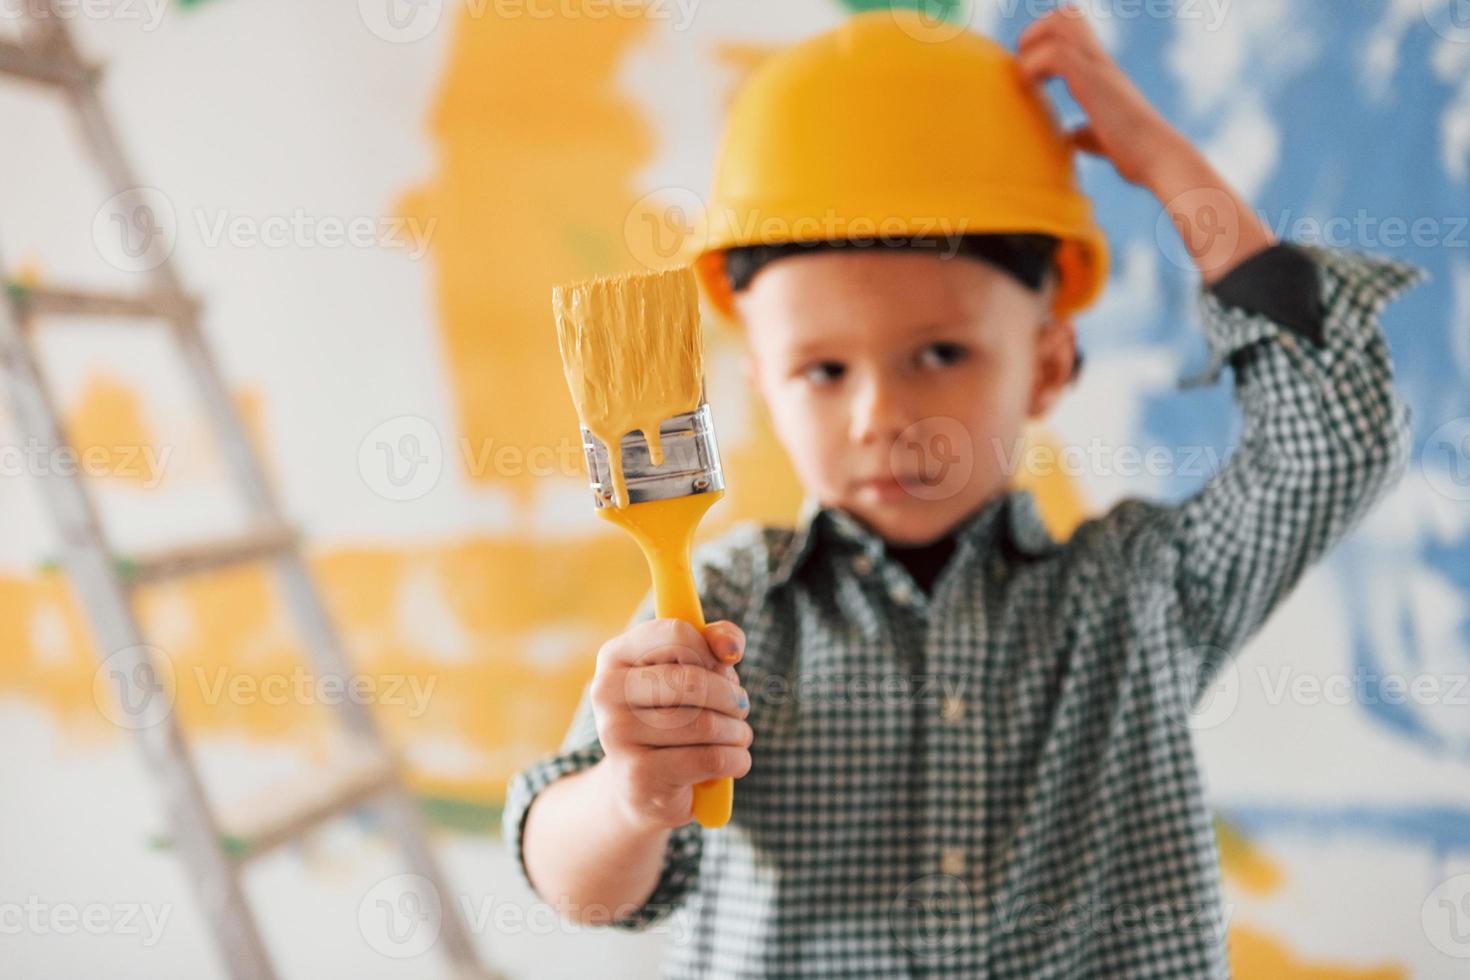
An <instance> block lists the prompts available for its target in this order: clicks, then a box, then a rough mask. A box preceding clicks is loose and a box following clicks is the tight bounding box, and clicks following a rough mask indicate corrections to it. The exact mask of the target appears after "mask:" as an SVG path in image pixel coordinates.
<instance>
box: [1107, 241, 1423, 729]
mask: <svg viewBox="0 0 1470 980" xmlns="http://www.w3.org/2000/svg"><path fill="white" fill-rule="evenodd" d="M1304 258H1305V259H1309V260H1310V262H1309V263H1308V264H1307V265H1306V266H1305V268H1306V269H1307V270H1308V273H1309V278H1308V280H1307V281H1308V282H1309V283H1313V284H1315V296H1308V297H1306V298H1305V300H1304V298H1303V297H1302V296H1300V295H1298V296H1294V297H1292V296H1279V297H1277V298H1276V299H1275V300H1274V301H1270V302H1266V301H1262V302H1260V303H1251V305H1250V306H1247V305H1245V304H1246V303H1248V302H1250V301H1249V300H1247V299H1245V298H1244V297H1246V296H1249V295H1250V294H1251V291H1252V287H1251V285H1250V284H1249V283H1247V282H1246V281H1245V278H1246V277H1244V276H1235V277H1234V280H1233V282H1229V283H1227V286H1228V287H1229V288H1227V289H1226V290H1224V291H1223V292H1224V294H1225V295H1224V297H1222V292H1221V291H1219V290H1213V289H1205V290H1202V291H1201V294H1200V299H1199V309H1200V313H1201V319H1202V324H1203V327H1204V332H1205V337H1206V341H1207V343H1208V345H1209V348H1210V355H1211V357H1210V364H1209V366H1208V367H1207V368H1206V369H1205V371H1204V372H1202V373H1201V374H1199V375H1196V376H1195V377H1192V378H1190V377H1187V378H1185V379H1183V380H1182V381H1181V382H1180V387H1192V386H1194V385H1198V384H1204V383H1209V382H1211V381H1213V380H1214V379H1215V378H1216V377H1217V376H1218V374H1219V372H1220V369H1221V367H1222V366H1223V365H1225V364H1227V363H1228V364H1229V365H1230V366H1231V367H1232V369H1233V373H1234V379H1235V383H1234V395H1235V401H1236V403H1237V405H1238V406H1239V409H1240V412H1241V416H1242V423H1243V425H1242V435H1241V438H1240V441H1239V444H1238V445H1237V447H1236V448H1235V449H1234V451H1233V452H1232V453H1231V455H1230V456H1229V458H1228V459H1227V460H1226V461H1225V463H1224V465H1223V466H1221V467H1220V469H1219V470H1218V471H1217V472H1215V473H1214V474H1213V475H1212V476H1211V477H1210V478H1209V479H1208V480H1207V481H1206V482H1205V484H1204V485H1203V487H1201V488H1200V489H1199V490H1198V491H1196V492H1194V493H1193V494H1191V495H1190V496H1188V497H1186V498H1185V499H1184V500H1182V501H1180V502H1179V503H1177V504H1161V503H1155V502H1151V501H1144V500H1139V499H1136V498H1130V499H1128V500H1125V501H1123V502H1121V503H1119V504H1118V505H1116V506H1115V507H1114V508H1113V510H1112V511H1110V512H1109V514H1108V515H1106V517H1105V518H1103V519H1102V521H1103V523H1104V524H1105V525H1107V526H1110V527H1111V528H1112V529H1113V530H1115V531H1117V532H1118V534H1117V536H1116V537H1115V541H1122V542H1123V545H1122V547H1123V548H1125V549H1126V552H1127V553H1126V554H1125V555H1122V556H1121V557H1123V558H1124V559H1125V560H1126V562H1127V567H1128V568H1129V569H1130V570H1131V571H1130V573H1129V574H1128V575H1126V576H1121V577H1120V580H1123V581H1125V582H1127V583H1128V584H1130V585H1131V586H1135V587H1136V586H1139V585H1140V584H1147V585H1151V586H1152V587H1151V588H1135V592H1136V593H1138V594H1145V595H1148V596H1149V597H1150V602H1151V605H1150V606H1149V608H1148V610H1147V615H1148V616H1150V617H1154V616H1157V615H1158V614H1159V613H1160V610H1161V609H1162V614H1163V615H1164V617H1165V618H1166V619H1168V620H1170V621H1171V623H1170V625H1171V627H1172V628H1173V629H1176V630H1177V631H1178V635H1180V636H1181V637H1182V638H1183V639H1184V641H1185V642H1184V644H1183V649H1181V650H1180V651H1179V654H1178V659H1177V661H1176V666H1177V667H1178V668H1179V670H1180V672H1181V673H1180V677H1181V682H1182V683H1185V684H1186V685H1188V686H1189V687H1190V689H1191V690H1190V692H1189V696H1190V698H1191V701H1198V699H1199V698H1200V697H1201V696H1202V694H1203V693H1204V691H1205V689H1206V688H1207V687H1208V685H1209V683H1210V681H1211V680H1212V678H1213V677H1214V676H1215V675H1216V674H1217V673H1218V671H1219V669H1220V668H1221V667H1222V666H1223V665H1224V663H1225V662H1226V661H1227V660H1228V659H1229V658H1230V657H1231V656H1232V655H1233V654H1235V653H1236V652H1237V651H1239V650H1240V649H1241V647H1242V646H1243V645H1244V644H1245V642H1246V641H1247V640H1248V639H1249V638H1250V637H1251V636H1252V635H1254V634H1255V632H1256V631H1257V630H1258V629H1259V628H1260V627H1261V625H1262V624H1263V623H1264V621H1265V620H1266V618H1267V617H1268V616H1269V615H1270V614H1271V612H1272V611H1273V610H1274V609H1275V608H1276V607H1277V605H1278V604H1279V603H1280V602H1281V600H1282V599H1283V598H1284V597H1285V596H1286V595H1287V594H1288V593H1289V592H1290V591H1291V590H1292V588H1293V587H1294V586H1295V584H1296V583H1297V581H1298V580H1299V579H1300V578H1301V576H1302V574H1303V572H1304V571H1305V569H1306V568H1307V567H1308V566H1309V565H1311V564H1312V563H1313V562H1314V561H1316V560H1317V559H1318V558H1319V557H1320V556H1321V555H1322V554H1323V553H1324V552H1325V551H1327V550H1328V549H1329V548H1331V547H1332V546H1333V545H1334V544H1335V543H1337V542H1338V541H1339V540H1341V539H1342V538H1343V537H1344V536H1345V535H1346V534H1347V532H1348V531H1349V530H1350V529H1351V528H1352V527H1353V526H1354V525H1355V524H1356V523H1357V521H1358V520H1359V519H1360V518H1361V517H1362V516H1363V515H1364V513H1365V512H1366V511H1367V510H1368V509H1369V508H1370V507H1371V506H1372V505H1373V504H1374V503H1375V502H1376V501H1377V500H1378V499H1379V498H1380V497H1381V496H1382V495H1383V493H1384V492H1385V491H1386V490H1387V488H1388V487H1390V486H1391V485H1393V484H1394V483H1395V482H1397V480H1398V479H1399V478H1400V477H1401V476H1402V475H1403V472H1404V469H1405V467H1406V464H1407V461H1408V457H1409V453H1410V448H1411V435H1410V426H1409V417H1410V416H1409V409H1408V407H1407V406H1406V405H1405V404H1404V403H1403V401H1402V400H1401V399H1400V398H1399V396H1398V393H1397V392H1396V391H1395V388H1394V383H1393V367H1392V362H1391V360H1390V357H1389V351H1388V345H1387V343H1386V341H1385V338H1384V335H1383V329H1382V325H1381V323H1380V314H1381V312H1382V310H1383V308H1384V307H1385V306H1386V305H1387V304H1388V303H1389V302H1390V301H1391V300H1393V299H1394V298H1395V297H1397V296H1398V295H1399V294H1400V293H1402V292H1403V291H1404V290H1406V289H1407V288H1409V287H1410V286H1412V285H1414V284H1415V283H1417V282H1419V281H1421V280H1422V279H1424V278H1425V277H1426V273H1425V271H1424V270H1423V269H1421V268H1419V267H1417V266H1414V265H1411V264H1409V263H1407V262H1402V261H1397V260H1393V259H1387V258H1381V257H1377V256H1373V255H1368V254H1363V253H1359V252H1354V251H1349V250H1347V249H1341V248H1329V247H1322V246H1315V245H1291V244H1283V245H1279V246H1277V247H1276V251H1275V252H1274V254H1272V255H1263V256H1261V257H1260V262H1258V264H1257V267H1256V270H1255V273H1254V274H1255V275H1259V274H1260V273H1262V272H1263V271H1265V269H1266V264H1267V263H1274V267H1273V269H1272V270H1271V272H1270V274H1269V275H1267V276H1266V278H1268V279H1273V280H1274V281H1276V282H1277V283H1288V282H1290V281H1292V279H1293V277H1296V280H1297V281H1298V282H1299V281H1300V276H1301V269H1302V268H1303V266H1302V265H1301V260H1302V259H1304ZM1231 275H1232V276H1234V273H1232V274H1231ZM1227 278H1229V277H1227ZM1257 285H1258V283H1257ZM1282 288H1286V287H1284V286H1283V287H1282ZM1256 292H1257V294H1259V290H1256ZM1230 297H1234V298H1233V299H1231V298H1230ZM1313 300H1315V302H1313ZM1267 308H1269V309H1270V312H1266V311H1265V310H1266V309H1267ZM1286 310H1290V311H1293V312H1292V313H1291V314H1290V316H1288V315H1287V314H1285V313H1283V312H1282V311H1286ZM1288 320H1290V322H1287V321H1288ZM1316 338H1320V340H1319V339H1316ZM1140 580H1142V583H1141V582H1140ZM1159 600H1161V601H1159Z"/></svg>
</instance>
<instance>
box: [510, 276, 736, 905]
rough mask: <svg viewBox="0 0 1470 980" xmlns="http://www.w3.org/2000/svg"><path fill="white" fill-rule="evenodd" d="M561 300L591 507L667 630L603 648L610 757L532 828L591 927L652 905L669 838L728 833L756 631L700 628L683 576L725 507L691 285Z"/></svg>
mask: <svg viewBox="0 0 1470 980" xmlns="http://www.w3.org/2000/svg"><path fill="white" fill-rule="evenodd" d="M552 305H553V308H554V310H555V314H556V324H557V342H558V346H559V347H560V349H561V356H562V364H563V367H564V369H565V373H566V378H567V384H568V386H569V388H570V389H571V394H572V400H573V402H574V403H575V404H576V407H577V413H578V416H579V417H580V419H581V423H582V436H583V446H584V449H585V451H586V456H587V465H588V473H589V475H590V477H591V481H592V489H593V500H594V505H595V506H596V508H597V513H598V516H600V517H602V518H604V519H605V520H607V521H609V522H611V523H613V524H617V525H618V526H620V527H622V528H623V529H624V530H626V531H627V532H628V533H629V534H630V535H632V537H633V538H634V540H635V541H637V543H638V545H639V547H640V548H642V549H643V553H644V556H645V558H646V559H647V561H648V567H649V571H650V573H651V575H652V578H653V594H654V599H655V613H656V617H657V618H655V619H651V620H646V621H643V622H639V623H637V624H636V625H634V626H632V627H630V628H629V629H627V630H626V631H625V632H623V633H622V634H621V635H619V636H615V637H613V638H612V639H611V640H609V641H608V642H607V643H605V644H603V646H602V648H601V649H600V650H599V651H598V654H597V666H596V672H595V674H594V676H593V680H592V684H591V687H590V689H589V692H588V693H589V696H590V701H591V706H592V711H593V715H594V718H595V720H596V725H597V734H598V741H599V742H600V743H601V745H602V749H603V752H604V758H603V759H602V760H601V761H600V762H598V763H597V764H596V765H594V766H592V767H590V768H588V769H586V770H584V771H582V772H580V773H576V774H573V775H569V776H566V777H564V778H562V779H559V780H557V781H556V782H555V783H554V784H552V785H550V786H548V787H547V788H546V789H545V791H544V792H543V793H542V794H541V795H540V796H539V797H538V798H537V801H536V803H535V805H534V806H533V807H532V808H531V810H530V811H528V813H527V817H526V825H525V831H524V837H523V842H522V846H523V849H524V851H525V855H526V863H527V867H528V868H530V867H534V868H535V869H536V871H535V873H536V879H537V880H536V883H535V884H536V887H537V890H538V891H540V892H541V893H542V894H543V895H546V896H556V897H557V898H558V899H559V900H562V901H565V902H568V903H570V905H571V906H572V908H571V909H569V910H568V912H567V914H568V915H569V917H570V918H573V919H576V920H578V921H583V922H588V923H597V922H599V921H606V920H607V919H608V918H609V917H610V916H615V915H616V914H617V912H618V907H619V906H623V907H626V906H633V905H639V904H642V902H644V901H645V900H646V899H647V898H648V896H649V894H650V893H651V892H652V891H653V889H654V887H655V885H656V883H657V880H658V876H659V870H660V866H661V863H662V858H663V852H664V848H665V847H666V845H667V842H668V837H669V833H670V831H672V830H673V829H674V828H676V827H679V826H682V825H684V824H686V823H688V822H689V821H690V820H691V819H697V820H698V821H699V822H700V824H701V825H702V826H705V827H720V826H723V825H724V824H725V823H726V822H728V820H729V819H730V809H731V806H732V800H733V780H734V779H735V778H738V777H740V776H744V775H745V774H746V773H747V772H748V771H749V770H750V765H751V759H750V751H749V746H750V743H751V739H752V731H751V727H750V725H749V724H748V723H747V722H746V720H745V719H746V716H747V714H748V713H749V710H750V701H749V697H748V695H747V694H746V692H745V691H744V690H743V689H742V688H741V686H740V682H739V677H738V676H737V675H736V673H735V668H734V664H735V663H736V662H738V661H739V660H740V658H741V656H742V655H743V653H744V649H745V634H744V632H743V631H742V630H741V629H740V628H739V627H738V626H736V625H735V624H734V623H731V622H727V621H722V622H717V623H711V624H708V625H706V623H705V621H704V614H703V610H702V608H701V603H700V598H699V593H698V590H697V588H696V582H695V579H694V575H693V572H692V569H691V567H690V551H691V547H692V542H693V535H694V530H695V527H696V526H697V525H698V523H699V521H700V519H701V518H702V517H703V516H704V513H705V512H706V511H707V510H708V509H709V507H710V506H711V505H712V504H713V503H714V502H715V501H717V500H719V499H720V497H721V496H723V494H724V476H723V473H722V472H721V469H720V461H719V454H718V450H717V449H716V446H715V440H714V430H713V425H712V422H711V419H710V412H709V406H708V404H706V403H705V400H704V378H703V354H702V338H701V336H700V333H699V304H698V292H697V289H696V286H695V281H694V276H693V274H692V273H691V272H690V271H689V270H688V269H677V270H673V271H669V272H662V273H654V274H651V275H631V276H621V277H616V278H611V279H598V280H594V281H591V282H587V283H579V284H575V285H571V286H563V287H558V288H557V289H555V290H554V291H553V295H552Z"/></svg>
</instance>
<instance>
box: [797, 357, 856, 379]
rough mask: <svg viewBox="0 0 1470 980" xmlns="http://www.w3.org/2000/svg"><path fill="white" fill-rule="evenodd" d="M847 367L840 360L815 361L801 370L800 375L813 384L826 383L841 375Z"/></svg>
mask: <svg viewBox="0 0 1470 980" xmlns="http://www.w3.org/2000/svg"><path fill="white" fill-rule="evenodd" d="M846 370H847V369H846V368H845V367H844V366H843V364H842V362H841V361H817V362H816V363H814V364H809V365H807V366H806V367H805V368H803V369H802V371H801V376H802V377H803V378H806V379H807V380H808V381H811V382H813V383H815V384H828V383H830V382H832V381H836V380H837V379H838V378H840V377H842V375H843V372H844V371H846Z"/></svg>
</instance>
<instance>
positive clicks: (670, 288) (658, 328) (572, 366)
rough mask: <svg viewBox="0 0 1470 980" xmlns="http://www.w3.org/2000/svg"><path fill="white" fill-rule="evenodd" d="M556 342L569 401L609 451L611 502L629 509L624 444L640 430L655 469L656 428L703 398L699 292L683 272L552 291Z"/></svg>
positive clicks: (659, 449)
mask: <svg viewBox="0 0 1470 980" xmlns="http://www.w3.org/2000/svg"><path fill="white" fill-rule="evenodd" d="M551 305H552V310H553V312H554V313H555V315H556V339H557V344H558V346H559V347H560V348H561V361H562V369H563V371H565V373H566V377H567V386H568V387H569V388H570V389H571V392H572V403H573V404H574V405H575V406H576V408H577V415H578V417H579V418H580V419H581V421H582V424H583V425H584V426H586V427H587V429H588V431H590V432H591V433H592V434H593V435H595V436H597V438H598V439H601V440H602V442H603V444H604V445H606V446H607V449H608V462H609V465H610V468H611V470H612V476H613V503H614V505H615V506H617V507H619V508H622V507H626V506H627V502H628V488H627V481H626V480H625V479H624V476H623V461H622V439H623V436H624V435H626V434H627V433H629V432H632V431H634V430H637V431H639V432H642V433H643V438H644V439H645V440H646V441H647V442H648V453H649V458H650V459H651V460H652V461H653V464H654V465H655V466H658V465H662V464H663V461H664V455H663V446H662V445H661V443H660V440H659V425H660V423H662V422H663V421H664V420H665V419H668V418H673V417H674V416H676V415H682V414H684V413H685V412H692V411H694V410H695V409H696V408H698V407H699V405H700V402H701V401H702V400H703V396H704V390H703V388H704V386H703V378H704V348H703V342H702V341H703V338H702V337H701V335H700V331H699V292H698V289H697V288H696V286H695V280H694V273H693V272H692V271H691V270H690V269H688V268H687V267H685V268H679V269H670V270H668V271H665V272H653V273H630V274H626V275H620V276H608V277H603V278H598V279H591V280H588V281H586V282H579V283H571V284H569V285H564V286H556V287H554V288H553V289H552V291H551Z"/></svg>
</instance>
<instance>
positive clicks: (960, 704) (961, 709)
mask: <svg viewBox="0 0 1470 980" xmlns="http://www.w3.org/2000/svg"><path fill="white" fill-rule="evenodd" d="M940 714H942V715H943V716H944V720H945V721H959V720H960V719H961V718H963V717H965V699H964V698H962V697H959V696H958V695H955V694H951V695H948V696H947V697H945V699H944V706H943V707H942V708H940Z"/></svg>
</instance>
